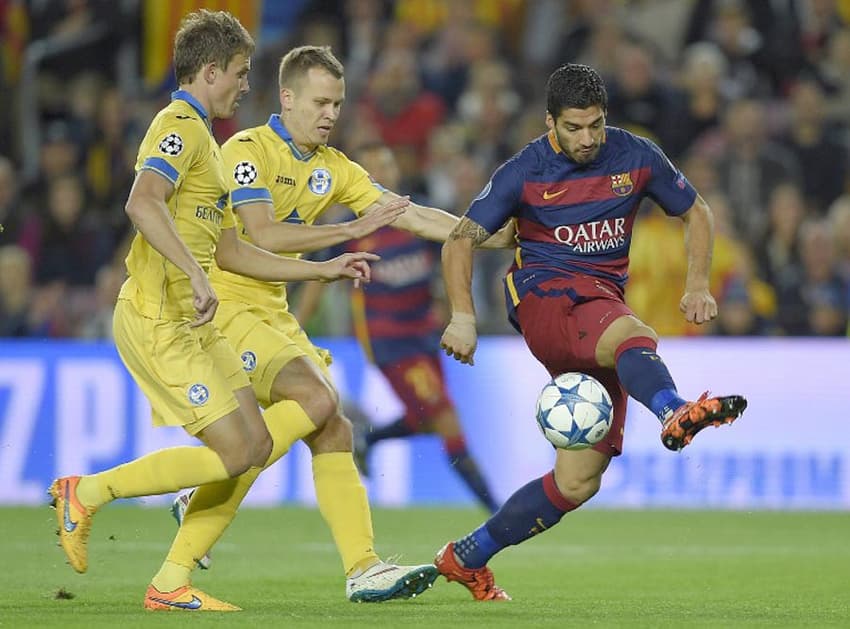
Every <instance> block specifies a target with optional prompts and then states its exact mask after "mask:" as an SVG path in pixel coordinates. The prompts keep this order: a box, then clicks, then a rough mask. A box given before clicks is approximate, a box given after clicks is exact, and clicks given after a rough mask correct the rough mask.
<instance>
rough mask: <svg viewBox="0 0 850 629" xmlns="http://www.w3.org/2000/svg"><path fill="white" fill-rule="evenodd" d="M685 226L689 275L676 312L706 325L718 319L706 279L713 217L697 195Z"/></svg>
mask: <svg viewBox="0 0 850 629" xmlns="http://www.w3.org/2000/svg"><path fill="white" fill-rule="evenodd" d="M682 220H683V221H684V223H685V251H686V252H687V255H688V275H687V278H686V280H685V294H684V295H683V296H682V299H681V301H680V302H679V310H681V311H682V312H683V313H684V314H685V318H686V319H687V320H688V321H690V322H692V323H707V322H708V321H711V320H712V319H714V317H716V316H717V302H716V301H714V297H712V295H711V291H710V287H709V275H710V272H711V254H712V250H713V248H714V216H713V215H712V213H711V208H709V207H708V204H707V203H706V202H705V200H704V199H703V198H702V197H701V196H699V195H697V198H696V200H695V201H694V204H693V205H692V206H691V207H690V209H689V210H688V211H687V212H685V213H684V214H683V215H682Z"/></svg>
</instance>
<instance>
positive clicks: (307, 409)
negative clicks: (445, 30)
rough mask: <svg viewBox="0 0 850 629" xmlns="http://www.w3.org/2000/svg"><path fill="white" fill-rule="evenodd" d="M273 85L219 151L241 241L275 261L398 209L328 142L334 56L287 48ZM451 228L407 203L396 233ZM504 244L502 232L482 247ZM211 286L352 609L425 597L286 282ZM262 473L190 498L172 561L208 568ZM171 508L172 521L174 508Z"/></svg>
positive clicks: (423, 575) (429, 573) (442, 233)
mask: <svg viewBox="0 0 850 629" xmlns="http://www.w3.org/2000/svg"><path fill="white" fill-rule="evenodd" d="M278 79H279V87H280V104H281V113H280V114H279V115H278V114H275V115H272V116H271V118H270V119H269V121H268V123H267V124H265V125H262V126H259V127H254V128H251V129H247V130H245V131H242V132H240V133H237V134H236V135H234V136H233V137H232V138H231V139H230V140H228V141H227V142H226V143H225V144H224V146H223V147H222V150H223V153H224V159H225V165H226V169H227V175H228V182H229V184H230V186H231V195H232V198H233V205H234V208H235V209H236V211H237V213H238V219H237V224H238V226H239V227H240V229H239V233H240V235H241V237H242V238H244V239H245V240H246V241H248V242H252V243H254V244H256V245H257V246H260V247H262V248H263V249H267V250H269V251H273V252H279V253H283V252H304V251H313V250H318V249H322V248H325V247H328V246H331V245H334V244H337V243H339V242H342V241H344V240H346V239H348V238H351V237H353V236H352V235H351V234H348V235H347V236H346V234H344V233H342V232H341V231H339V230H341V229H346V225H347V224H346V223H343V224H342V226H339V225H336V226H328V225H316V226H314V225H312V224H313V222H314V221H316V219H317V218H319V217H320V216H321V215H322V213H323V212H325V211H326V210H327V209H328V208H329V207H331V206H332V205H335V204H341V205H345V206H348V207H349V208H351V210H352V211H353V212H354V213H355V215H357V216H358V217H361V219H359V220H365V218H366V217H369V216H370V215H372V214H373V213H375V212H377V211H379V210H380V208H381V207H385V206H386V205H392V204H394V203H399V202H400V201H403V200H402V198H401V197H399V196H398V195H397V194H395V193H393V192H391V191H389V190H386V189H384V188H383V187H381V186H380V185H378V184H376V183H375V182H373V181H372V180H371V178H370V177H369V175H368V173H366V171H364V170H363V168H361V167H360V166H359V165H358V164H356V163H355V162H352V161H351V160H349V159H348V158H347V157H346V156H345V155H344V154H343V153H341V152H340V151H338V150H337V149H335V148H332V147H330V146H328V145H327V142H328V138H329V136H330V133H331V131H332V130H333V127H334V125H335V123H336V121H337V119H338V117H339V114H340V109H341V107H342V103H343V100H344V99H345V80H344V76H343V67H342V64H341V63H340V62H339V61H338V60H337V59H336V57H334V55H333V54H332V52H331V50H330V48H327V47H317V46H301V47H298V48H294V49H292V50H291V51H289V52H288V53H287V54H286V55H285V56H284V57H283V59H282V61H281V63H280V69H279V76H278ZM457 222H458V219H457V217H455V216H454V215H452V214H449V213H447V212H444V211H442V210H438V209H435V208H430V207H424V206H420V205H416V204H413V203H411V204H410V205H409V206H408V207H407V208H406V209H405V211H404V212H403V213H401V214H400V215H399V216H398V217H397V218H396V219H395V221H394V222H393V226H394V227H398V228H401V229H407V230H410V231H411V232H414V233H416V234H418V235H419V236H422V237H424V238H427V239H431V240H438V241H442V240H445V238H446V237H447V236H448V235H449V233H450V232H451V231H452V229H453V228H454V226H455V225H456V224H457ZM293 224H299V225H300V230H299V229H298V225H293ZM334 230H336V231H334ZM510 242H512V237H511V235H510V234H508V233H507V232H505V233H504V234H499V236H498V237H497V236H494V238H493V239H492V241H491V242H488V243H487V246H490V247H496V246H508V244H509V243H510ZM292 255H294V254H292ZM211 277H212V282H213V286H214V287H215V290H216V292H217V293H218V295H219V296H220V298H221V305H220V307H219V310H218V313H217V315H216V323H218V324H219V325H220V327H221V329H222V332H224V334H225V335H226V336H227V338H228V339H230V341H231V343H233V345H234V347H235V348H236V351H237V352H238V354H239V355H240V356H241V358H242V363H243V365H244V367H245V370H246V372H247V374H248V376H249V378H250V379H251V383H252V385H253V387H254V391H255V393H256V395H257V398H258V399H259V401H260V403H261V404H262V405H263V407H264V408H265V411H264V413H263V417H264V419H265V421H266V425H267V427H268V429H269V431H270V432H271V434H272V436H273V439H274V452H273V453H272V456H271V457H270V459H269V461H273V460H276V459H277V458H279V457H281V456H283V455H284V454H285V453H286V451H287V450H288V449H289V447H290V446H291V444H293V443H295V442H296V441H298V440H299V439H303V440H304V441H305V443H306V444H307V445H308V447H309V448H310V450H311V452H312V455H313V479H314V484H315V490H316V499H317V502H318V506H319V510H320V512H321V514H322V516H323V517H324V519H325V521H326V522H327V524H328V526H329V528H330V530H331V533H332V535H333V538H334V541H335V543H336V546H337V549H338V551H339V553H340V556H341V559H342V564H343V570H344V572H345V575H346V577H347V579H346V595H347V597H348V598H349V600H351V601H375V602H377V601H384V600H388V599H392V598H404V597H410V596H414V595H417V594H419V593H421V592H422V591H424V589H425V588H427V587H429V586H430V585H431V583H432V582H433V580H434V578H435V574H434V570H433V566H431V565H426V566H395V565H388V564H386V563H384V562H383V561H381V559H380V557H379V556H378V555H377V553H376V552H375V549H374V535H373V532H372V520H371V514H370V510H369V502H368V499H367V495H366V490H365V488H364V487H363V484H362V482H361V480H360V476H359V474H358V472H357V468H356V467H355V464H354V460H353V456H352V429H351V422H350V421H349V420H348V419H347V418H345V417H344V416H343V415H342V412H341V409H340V403H339V395H338V394H337V392H336V390H335V388H334V386H333V383H332V381H331V378H330V374H329V372H328V368H327V363H326V358H328V357H327V356H326V355H325V354H323V352H322V351H321V350H319V349H317V348H316V347H315V346H314V345H313V344H312V342H311V341H310V339H309V338H308V337H307V335H306V334H305V333H304V331H303V330H302V328H301V326H300V325H299V323H298V321H297V320H296V319H295V317H294V316H293V315H292V314H291V313H290V312H289V310H288V307H287V294H286V285H285V283H283V282H269V281H263V280H259V281H258V280H253V279H249V278H246V277H244V276H240V275H236V274H234V273H232V272H228V271H227V270H224V269H214V270H213V273H212V276H211ZM259 472H260V470H258V469H252V470H250V471H249V472H248V473H246V474H243V475H242V476H241V477H239V478H238V479H234V480H233V481H230V482H228V483H226V484H219V485H216V486H206V487H201V488H199V489H198V490H197V491H196V492H194V495H193V496H192V499H191V501H190V502H189V503H188V507H187V508H186V510H185V513H184V514H183V516H182V525H181V528H180V530H179V532H178V535H177V538H176V539H175V541H174V544H173V545H172V548H171V551H170V553H169V560H170V561H173V562H175V563H177V564H180V565H183V566H193V565H194V564H195V562H197V561H204V560H205V556H206V553H207V552H208V551H209V549H210V548H211V547H212V545H213V544H214V543H215V541H216V540H217V539H218V537H219V536H220V535H221V534H222V532H223V530H224V529H225V528H226V527H227V525H228V524H229V523H230V521H231V520H232V519H233V518H234V517H235V515H236V510H237V508H238V506H239V504H240V502H241V501H242V499H243V498H244V496H245V495H246V494H247V493H248V490H249V489H250V487H251V485H252V483H253V482H254V480H255V479H256V477H257V475H258V474H259ZM181 498H182V499H183V500H184V501H185V496H182V497H181ZM184 504H185V503H184ZM175 506H176V507H177V509H178V513H179V508H180V506H181V503H180V502H179V499H178V502H176V503H175Z"/></svg>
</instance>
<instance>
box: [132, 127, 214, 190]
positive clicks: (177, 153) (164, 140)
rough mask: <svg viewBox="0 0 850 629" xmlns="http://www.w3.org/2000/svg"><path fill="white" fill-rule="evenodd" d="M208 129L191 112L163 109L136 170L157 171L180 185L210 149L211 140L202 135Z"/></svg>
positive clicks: (140, 150) (143, 145) (146, 141)
mask: <svg viewBox="0 0 850 629" xmlns="http://www.w3.org/2000/svg"><path fill="white" fill-rule="evenodd" d="M205 132H206V130H205V129H204V126H203V125H199V124H198V121H197V120H195V119H193V118H192V116H190V115H187V114H179V113H177V112H174V111H168V110H164V111H162V112H160V114H159V115H158V116H157V117H156V118H155V119H154V121H153V123H151V127H150V129H148V132H147V134H145V138H144V140H142V144H141V145H140V146H139V154H138V157H137V159H136V170H137V171H142V170H150V171H153V172H155V173H157V174H159V175H162V176H163V177H165V178H166V179H168V181H170V182H171V183H172V184H173V185H174V187H175V188H179V187H180V185H181V184H182V183H183V179H184V178H185V176H186V173H187V172H188V171H189V170H190V169H191V167H192V165H193V164H194V163H195V162H196V161H197V160H198V157H199V154H200V153H201V152H202V151H204V152H206V149H207V147H208V144H209V142H208V140H207V139H206V138H204V137H203V136H201V134H202V133H205Z"/></svg>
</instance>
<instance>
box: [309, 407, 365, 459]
mask: <svg viewBox="0 0 850 629" xmlns="http://www.w3.org/2000/svg"><path fill="white" fill-rule="evenodd" d="M353 435H354V429H353V426H352V424H351V421H349V419H348V418H346V417H343V416H342V415H340V414H339V413H337V414H335V415H334V416H333V417H332V418H331V419H330V420H328V421H327V422H326V423H325V425H324V426H323V427H322V428H321V430H318V431H317V432H315V433H314V434H313V435H311V436H310V438H309V439H306V440H305V441H306V443H307V446H308V447H309V448H310V452H311V453H312V454H313V456H316V455H317V454H327V453H329V452H351V450H352V447H353V442H354V436H353Z"/></svg>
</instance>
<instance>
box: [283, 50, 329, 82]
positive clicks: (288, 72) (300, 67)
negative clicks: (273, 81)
mask: <svg viewBox="0 0 850 629" xmlns="http://www.w3.org/2000/svg"><path fill="white" fill-rule="evenodd" d="M311 68H322V69H324V70H327V71H328V72H330V73H331V75H333V76H334V78H337V79H341V78H342V77H343V75H344V73H345V70H344V68H343V67H342V63H341V62H340V60H339V59H337V58H336V57H335V56H334V54H333V53H332V52H331V47H330V46H298V47H297V48H293V49H292V50H290V51H289V52H288V53H286V54H285V55H284V56H283V59H281V60H280V69H279V71H278V84H279V85H280V89H283V88H284V87H292V85H293V83H295V81H297V80H298V79H300V78H302V77H303V76H305V75H306V74H307V72H308V71H309V70H310V69H311Z"/></svg>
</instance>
